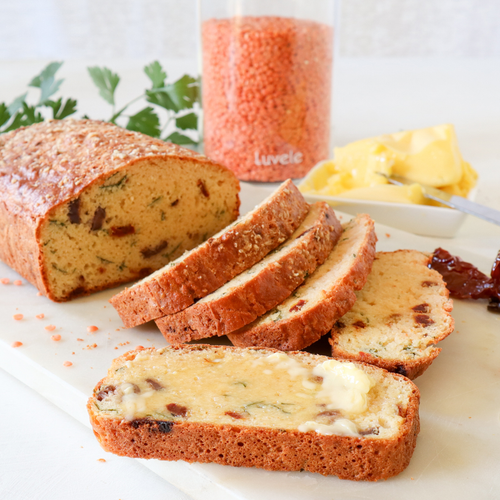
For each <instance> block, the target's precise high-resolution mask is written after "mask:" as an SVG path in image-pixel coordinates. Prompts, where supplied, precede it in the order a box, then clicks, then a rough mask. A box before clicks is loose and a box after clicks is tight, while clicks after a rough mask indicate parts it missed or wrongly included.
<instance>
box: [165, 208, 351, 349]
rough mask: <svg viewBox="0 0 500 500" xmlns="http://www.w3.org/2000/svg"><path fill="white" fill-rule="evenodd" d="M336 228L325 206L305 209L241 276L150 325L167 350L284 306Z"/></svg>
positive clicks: (334, 240)
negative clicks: (292, 229)
mask: <svg viewBox="0 0 500 500" xmlns="http://www.w3.org/2000/svg"><path fill="white" fill-rule="evenodd" d="M341 232H342V227H341V225H340V222H339V221H338V220H337V218H336V217H335V214H334V212H333V210H332V209H331V208H330V207H329V206H328V204H327V203H324V202H318V203H315V204H314V205H312V206H311V209H310V210H309V213H308V214H307V217H306V218H305V219H304V221H303V222H302V224H301V225H300V226H299V227H298V228H297V229H296V231H295V232H294V233H293V234H292V236H291V237H290V238H289V239H288V240H287V241H286V242H285V243H283V244H282V245H281V246H280V247H278V248H277V249H276V250H275V251H274V252H271V253H270V254H269V255H267V256H266V257H265V258H264V259H262V260H261V261H260V262H258V263H257V264H255V265H254V266H252V267H251V268H250V269H248V270H247V271H244V272H243V273H242V274H240V275H238V276H236V277H235V278H233V279H232V280H231V281H229V282H228V283H226V284H225V285H224V286H222V287H221V288H219V289H218V290H216V291H215V292H213V293H212V294H210V295H207V296H206V297H204V298H203V299H201V300H199V301H198V302H197V303H196V304H193V305H192V306H191V307H188V308H187V309H184V310H183V311H181V312H178V313H177V314H172V315H169V316H165V317H163V318H159V319H157V320H156V324H157V325H158V328H159V329H160V330H161V332H162V333H163V335H164V337H165V338H166V339H167V340H168V342H170V343H171V344H179V343H183V342H189V341H190V340H195V339H204V338H207V337H213V336H215V335H226V334H227V333H230V332H232V331H234V330H237V329H238V328H241V327H242V326H245V325H247V324H248V323H250V322H252V321H253V320H255V319H257V318H258V317H259V316H260V315H262V314H264V313H265V312H267V311H269V310H270V309H272V308H273V307H275V306H276V305H278V304H279V303H280V302H282V301H283V300H285V299H286V298H287V297H288V296H289V295H290V294H291V293H292V292H293V291H294V290H295V289H296V288H297V287H298V286H299V285H300V284H301V283H302V282H303V281H304V279H305V278H306V276H308V275H309V274H312V273H313V271H314V270H315V269H316V268H317V267H318V265H320V264H322V263H323V262H324V261H325V259H326V258H327V257H328V254H329V253H330V252H331V250H332V248H333V247H334V245H335V244H336V243H337V241H338V239H339V237H340V234H341Z"/></svg>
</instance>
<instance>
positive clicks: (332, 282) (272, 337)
mask: <svg viewBox="0 0 500 500" xmlns="http://www.w3.org/2000/svg"><path fill="white" fill-rule="evenodd" d="M376 241H377V237H376V235H375V230H374V224H373V221H372V219H370V217H369V216H368V215H358V216H357V217H356V218H355V219H352V220H351V221H350V222H348V223H347V224H345V225H344V232H343V234H342V236H341V237H340V241H339V243H337V245H336V246H335V248H334V249H333V251H332V252H331V254H330V255H329V256H328V259H327V260H326V261H325V263H324V264H323V265H321V266H320V267H318V268H317V269H316V271H315V272H314V273H313V274H312V275H311V276H310V277H309V278H308V279H307V280H306V281H305V283H304V284H303V285H301V286H300V287H299V288H297V290H295V292H294V293H293V294H292V295H291V296H290V297H289V298H288V299H286V300H285V301H284V302H282V303H281V304H280V305H279V306H278V307H276V308H275V309H273V310H272V311H270V312H268V313H267V314H265V315H264V316H262V317H260V318H259V319H257V320H256V321H254V322H253V323H250V324H249V325H247V326H245V327H243V328H241V329H239V330H236V331H235V332H233V333H230V334H229V335H228V337H229V340H230V341H231V342H232V343H233V344H234V345H236V346H239V347H246V346H259V347H272V348H275V349H280V350H282V351H294V350H300V349H304V348H305V347H307V346H309V345H311V344H312V343H313V342H316V341H317V340H319V339H320V338H321V336H322V335H325V334H326V333H328V332H329V331H330V330H331V329H332V327H333V325H334V324H335V321H337V320H338V319H339V318H340V317H341V316H343V315H344V314H345V313H346V312H347V311H348V310H349V309H350V308H351V307H352V306H353V304H354V302H355V301H356V295H355V293H354V291H355V290H359V289H361V288H363V285H364V284H365V282H366V278H367V276H368V273H369V272H370V269H371V267H372V263H373V259H374V257H375V243H376Z"/></svg>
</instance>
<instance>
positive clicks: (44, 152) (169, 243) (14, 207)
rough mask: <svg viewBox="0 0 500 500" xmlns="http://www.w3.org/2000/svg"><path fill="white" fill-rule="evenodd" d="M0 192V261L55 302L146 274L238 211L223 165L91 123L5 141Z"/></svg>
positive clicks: (47, 125)
mask: <svg viewBox="0 0 500 500" xmlns="http://www.w3.org/2000/svg"><path fill="white" fill-rule="evenodd" d="M0 184H1V186H2V197H3V199H2V201H3V203H2V209H1V210H0V212H1V213H0V232H1V234H2V237H3V238H4V242H5V243H4V245H3V248H2V249H0V257H1V258H2V260H4V261H5V262H6V263H7V264H9V265H11V267H13V268H15V269H16V270H17V271H18V272H20V273H21V274H23V275H24V276H25V277H26V278H27V279H29V280H30V281H31V282H32V283H34V284H36V285H37V286H38V288H39V289H40V290H41V291H43V292H44V293H45V294H46V295H47V296H49V298H51V299H53V300H56V301H63V300H68V299H70V298H72V297H74V296H78V295H82V294H86V293H90V292H92V291H97V290H100V289H103V288H108V287H111V286H114V285H117V284H119V283H124V282H127V281H131V280H133V279H136V278H139V277H142V276H144V275H146V274H149V273H151V272H153V271H154V270H156V269H158V268H160V267H162V266H164V265H165V264H167V263H168V262H169V261H170V260H172V259H175V258H176V257H177V256H179V255H181V254H182V252H184V251H185V250H188V249H191V248H193V247H194V246H196V245H198V244H199V243H201V242H202V241H204V240H206V239H208V238H209V237H210V236H211V235H213V234H214V233H216V232H217V231H219V230H220V229H222V228H223V227H225V226H226V225H228V224H229V223H231V222H232V221H233V220H234V219H235V218H236V217H237V215H238V210H239V197H238V191H239V185H238V181H237V180H236V178H235V177H234V175H233V174H232V173H231V172H230V171H229V170H227V169H226V168H225V167H222V166H220V165H217V164H216V163H214V162H212V161H210V160H208V159H207V158H205V157H203V156H202V155H199V154H197V153H194V152H192V151H189V150H187V149H184V148H181V147H179V146H176V145H173V144H167V143H165V142H163V141H161V140H158V139H152V138H150V137H147V136H145V135H142V134H139V133H136V132H130V131H127V130H124V129H121V128H119V127H116V126H114V125H112V124H109V123H104V122H96V121H91V120H63V121H49V122H43V123H39V124H36V125H33V126H31V127H25V128H21V129H18V130H15V131H13V132H10V133H8V134H4V135H3V136H2V137H1V138H0Z"/></svg>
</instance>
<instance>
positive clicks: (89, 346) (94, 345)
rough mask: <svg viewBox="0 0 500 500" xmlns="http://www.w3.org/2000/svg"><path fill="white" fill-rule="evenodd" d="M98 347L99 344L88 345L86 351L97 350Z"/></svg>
mask: <svg viewBox="0 0 500 500" xmlns="http://www.w3.org/2000/svg"><path fill="white" fill-rule="evenodd" d="M96 347H97V344H88V345H87V347H85V349H95V348H96Z"/></svg>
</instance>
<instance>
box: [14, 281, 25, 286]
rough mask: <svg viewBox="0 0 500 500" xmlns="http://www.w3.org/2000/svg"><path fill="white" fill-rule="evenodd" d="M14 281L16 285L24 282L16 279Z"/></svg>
mask: <svg viewBox="0 0 500 500" xmlns="http://www.w3.org/2000/svg"><path fill="white" fill-rule="evenodd" d="M12 283H14V285H16V286H21V285H22V284H23V282H22V281H21V280H15V281H13V282H12Z"/></svg>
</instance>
